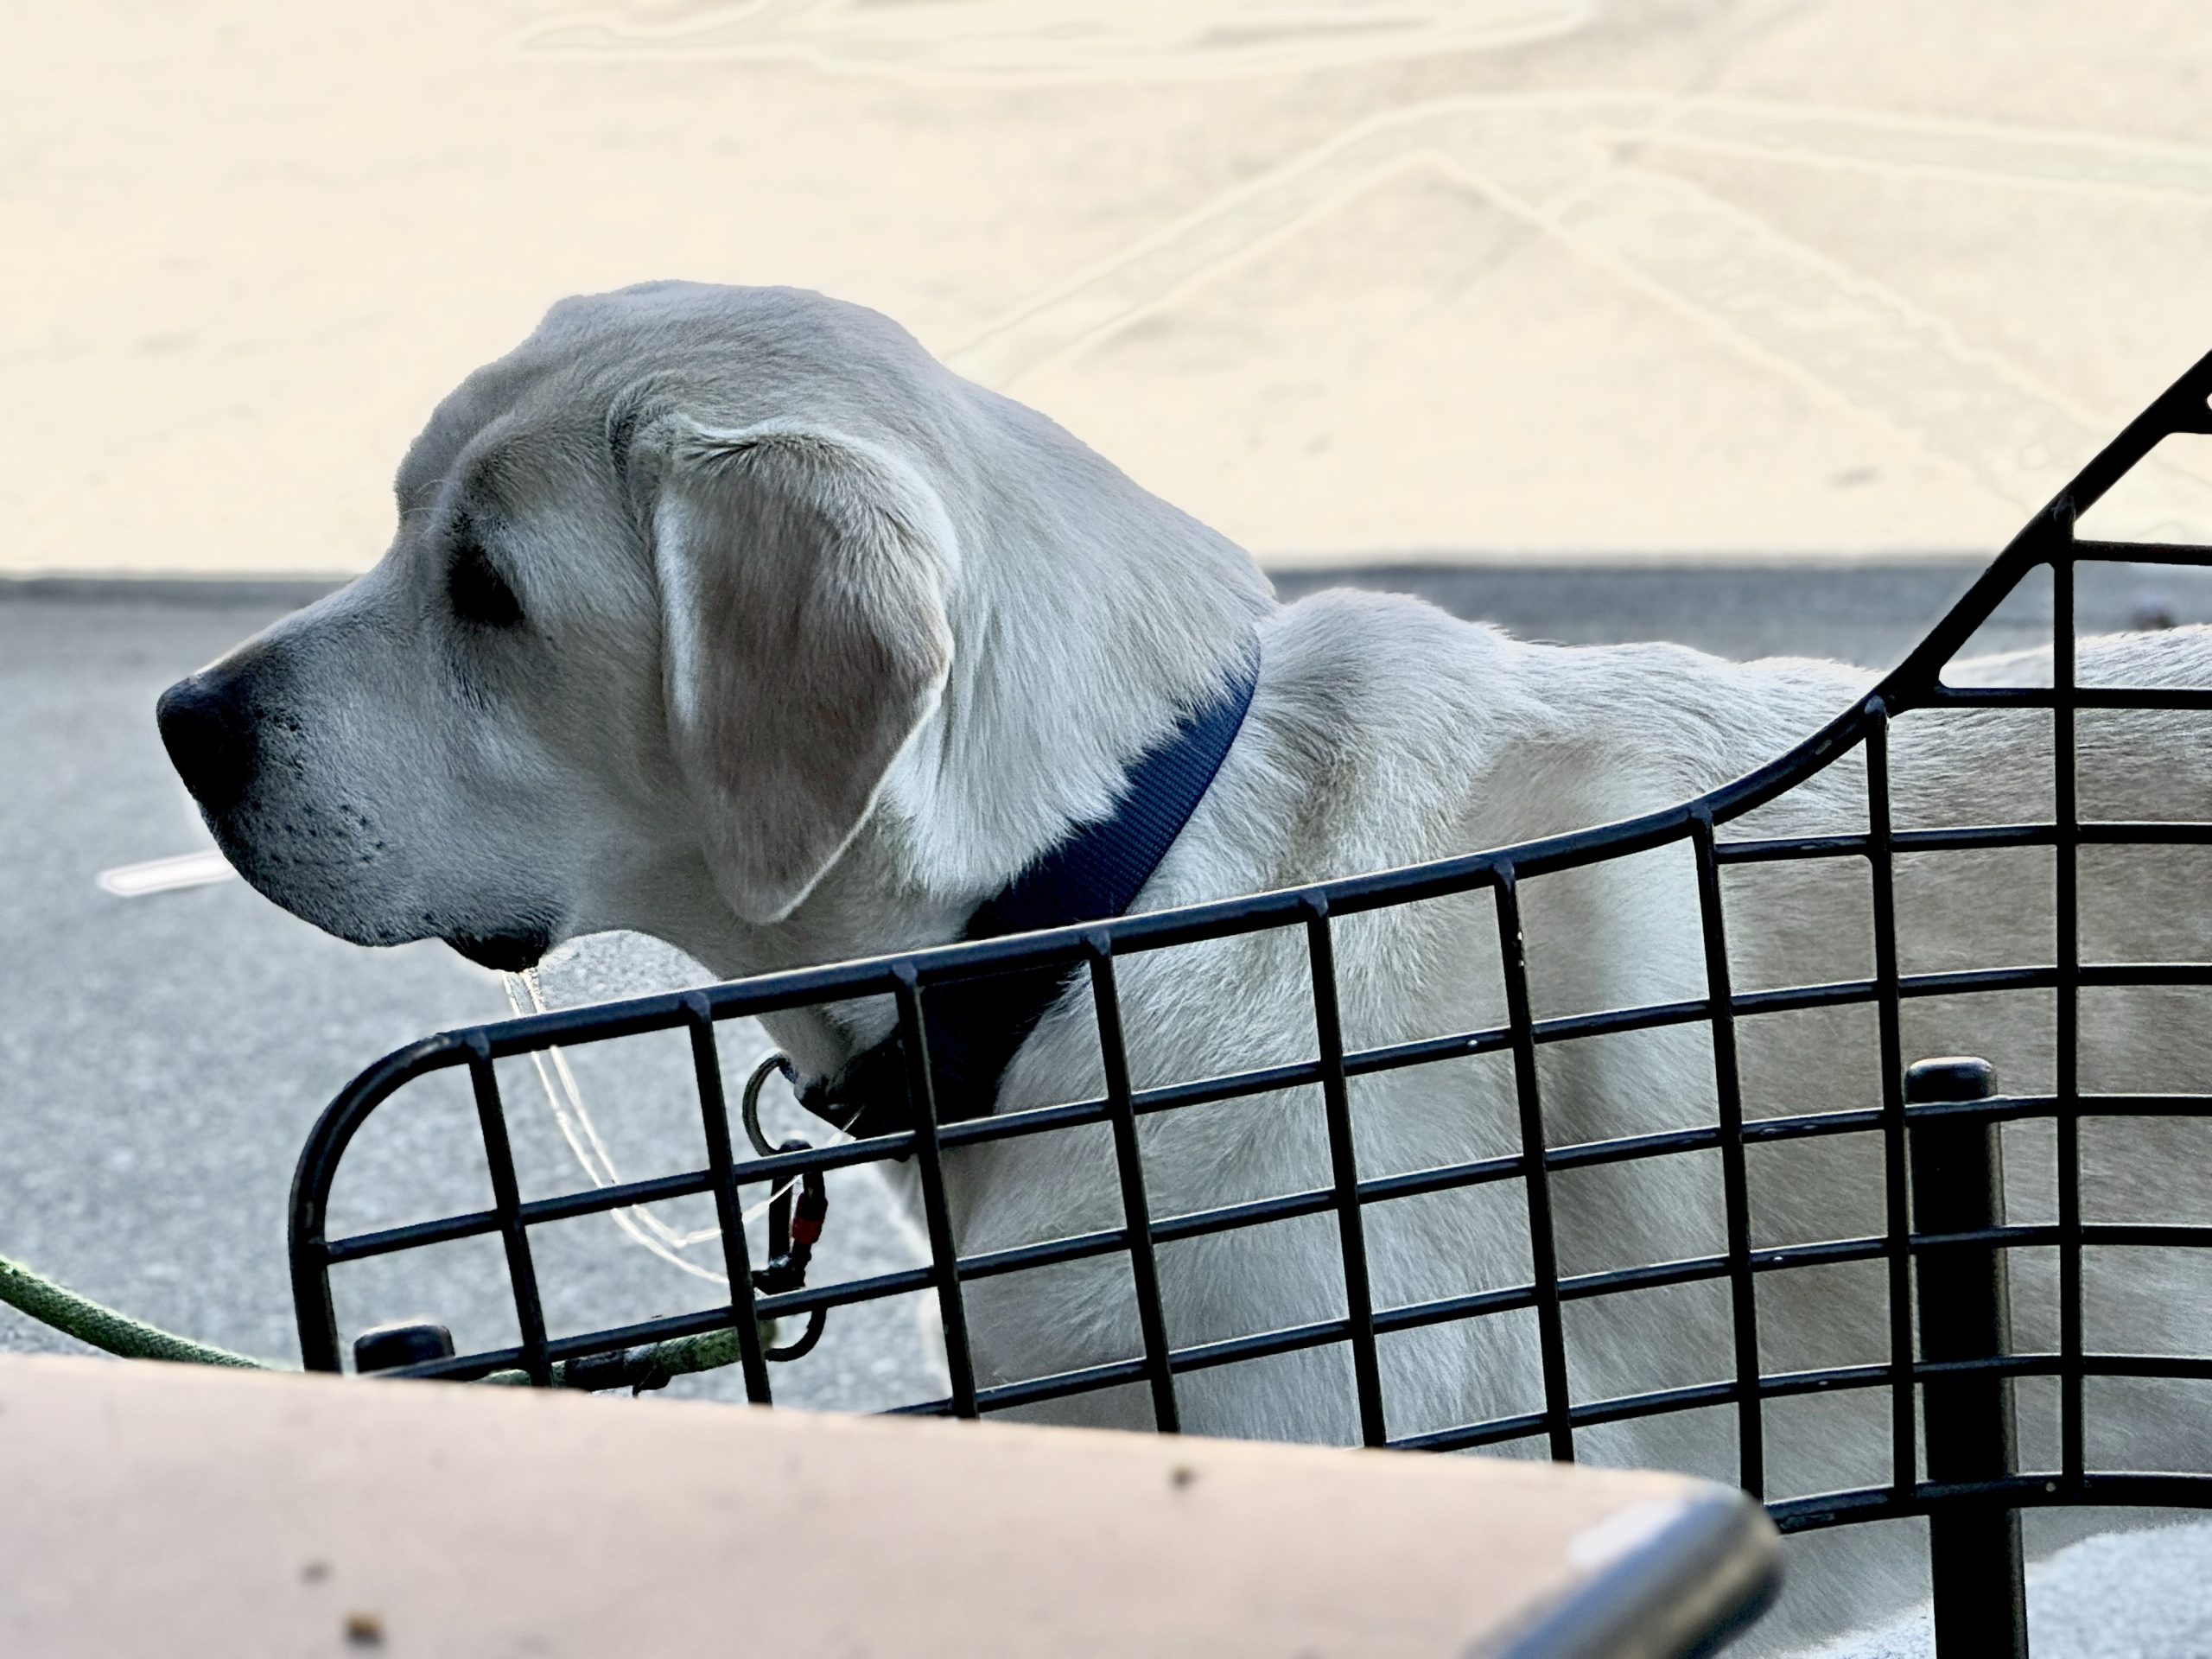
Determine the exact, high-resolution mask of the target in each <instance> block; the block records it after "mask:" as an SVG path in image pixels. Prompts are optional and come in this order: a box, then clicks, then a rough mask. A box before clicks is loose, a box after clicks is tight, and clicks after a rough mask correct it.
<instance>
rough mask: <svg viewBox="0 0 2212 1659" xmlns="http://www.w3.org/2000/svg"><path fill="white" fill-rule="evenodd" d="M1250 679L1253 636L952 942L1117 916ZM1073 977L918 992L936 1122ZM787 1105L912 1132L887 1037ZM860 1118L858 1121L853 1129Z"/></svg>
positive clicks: (1000, 1066)
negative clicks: (1103, 796) (1091, 813)
mask: <svg viewBox="0 0 2212 1659" xmlns="http://www.w3.org/2000/svg"><path fill="white" fill-rule="evenodd" d="M1259 681H1260V652H1259V643H1258V641H1257V640H1256V639H1255V640H1254V641H1252V642H1251V644H1250V645H1249V648H1248V649H1247V651H1246V652H1245V655H1244V658H1243V661H1242V662H1241V663H1240V664H1238V666H1237V668H1236V672H1235V674H1234V676H1233V677H1231V678H1230V681H1229V683H1227V684H1226V685H1225V686H1224V687H1223V688H1222V690H1220V692H1219V693H1218V694H1217V695H1216V696H1213V697H1212V698H1211V699H1210V700H1209V701H1207V702H1205V703H1204V704H1202V705H1200V706H1199V707H1198V708H1197V709H1193V710H1192V711H1191V712H1190V713H1188V714H1186V715H1185V716H1184V717H1183V718H1182V720H1181V721H1179V722H1177V724H1176V726H1175V728H1174V729H1173V731H1171V732H1169V733H1168V734H1167V735H1166V736H1165V737H1163V738H1161V739H1160V741H1159V742H1157V743H1155V744H1154V746H1153V747H1151V748H1149V749H1147V750H1146V751H1145V752H1144V753H1143V754H1141V755H1140V756H1139V757H1138V758H1137V760H1136V763H1135V765H1134V766H1131V767H1130V768H1129V771H1128V777H1127V778H1126V779H1124V780H1123V783H1122V789H1121V792H1120V796H1119V798H1118V799H1117V800H1116V803H1115V805H1114V810H1112V811H1111V812H1109V813H1108V814H1107V815H1106V816H1105V817H1103V818H1101V819H1099V820H1098V821H1097V822H1096V823H1087V824H1083V825H1080V826H1078V827H1077V829H1074V830H1072V831H1071V833H1070V834H1069V835H1068V836H1067V837H1066V839H1065V840H1063V841H1061V842H1059V843H1058V845H1056V846H1054V847H1053V848H1052V849H1051V850H1050V851H1049V852H1047V853H1046V854H1045V855H1044V856H1043V857H1041V858H1039V860H1038V861H1036V862H1035V863H1034V864H1032V865H1031V866H1030V867H1029V868H1027V870H1024V871H1023V872H1022V873H1021V874H1020V875H1018V876H1016V877H1015V878H1014V881H1013V882H1012V883H1011V884H1010V885H1009V886H1008V887H1006V888H1005V889H1004V890H1003V891H1002V892H1001V893H998V894H997V895H996V896H995V897H994V898H992V899H988V900H987V901H986V902H985V903H984V904H983V905H982V906H980V907H979V908H978V909H977V910H976V913H975V914H974V915H972V916H971V917H969V919H968V925H967V927H966V929H965V930H964V931H963V938H969V939H992V938H1001V937H1002V936H1004V935H1006V934H1009V933H1033V932H1038V931H1042V930H1044V929H1046V928H1053V927H1067V926H1071V925H1074V924H1076V923H1077V922H1096V921H1103V920H1106V919H1108V918H1112V917H1116V916H1119V915H1122V914H1123V913H1124V912H1127V911H1128V907H1129V906H1131V905H1132V904H1134V903H1135V902H1136V897H1137V894H1138V893H1141V892H1142V891H1143V890H1144V884H1145V883H1146V882H1147V881H1149V880H1151V879H1152V875H1153V872H1154V871H1155V870H1157V869H1158V868H1160V860H1161V859H1163V858H1165V857H1166V855H1167V849H1169V848H1170V847H1172V846H1173V845H1174V843H1175V837H1176V836H1179V835H1180V834H1181V833H1182V830H1183V826H1184V825H1185V824H1186V823H1189V822H1190V821H1191V814H1192V813H1193V812H1195V811H1196V810H1198V803H1199V802H1200V801H1201V800H1203V799H1205V792H1206V790H1207V789H1208V788H1209V787H1210V786H1211V784H1212V783H1213V780H1214V776H1215V774H1216V773H1217V772H1219V771H1220V770H1221V765H1222V762H1223V761H1224V760H1227V759H1228V758H1229V750H1230V746H1231V745H1232V744H1233V743H1235V742H1236V734H1237V732H1238V731H1239V730H1240V729H1242V728H1243V724H1244V715H1245V711H1246V710H1247V709H1250V707H1251V706H1252V693H1253V691H1254V690H1255V688H1256V687H1257V686H1258V684H1259ZM1074 974H1075V970H1074V969H1071V968H1064V967H1055V968H1042V969H1039V968H1030V969H1016V970H1014V971H1011V972H1007V973H1004V974H994V975H992V976H989V977H988V978H983V979H969V980H956V981H953V982H950V983H949V984H944V985H940V986H937V987H935V988H932V989H931V990H929V991H926V992H925V993H924V995H923V1009H922V1011H923V1014H924V1016H925V1019H926V1020H927V1021H928V1027H929V1048H930V1062H931V1073H932V1082H933V1084H934V1085H935V1086H934V1090H933V1092H934V1094H935V1096H936V1102H937V1109H938V1119H939V1121H940V1122H949V1123H954V1122H960V1121H961V1120H962V1119H963V1118H970V1117H987V1116H989V1115H990V1112H991V1110H992V1109H993V1107H995V1105H996V1104H997V1102H998V1090H999V1082H1000V1079H1001V1077H1004V1076H1005V1073H1006V1068H1007V1065H1009V1064H1011V1063H1012V1061H1013V1059H1014V1054H1015V1053H1016V1052H1017V1051H1019V1050H1020V1047H1021V1045H1022V1044H1023V1042H1025V1041H1026V1040H1027V1039H1028V1036H1029V1033H1031V1032H1032V1031H1033V1030H1035V1029H1036V1027H1037V1022H1038V1021H1039V1020H1041V1019H1043V1018H1044V1017H1045V1013H1046V1009H1048V1008H1050V1007H1052V1004H1053V1003H1054V1002H1056V1001H1058V1000H1059V998H1060V995H1061V994H1062V993H1063V992H1064V991H1065V989H1066V988H1067V987H1068V983H1069V982H1070V981H1071V979H1072V978H1073V977H1074ZM799 1099H800V1102H801V1103H803V1104H804V1106H805V1107H806V1109H808V1110H809V1111H810V1112H812V1113H814V1114H815V1115H816V1116H818V1117H823V1118H826V1119H828V1120H829V1122H832V1123H835V1124H836V1125H837V1126H838V1127H839V1128H846V1129H854V1130H855V1131H856V1132H865V1133H868V1134H870V1135H884V1134H888V1133H890V1132H891V1131H893V1130H894V1129H904V1128H912V1127H914V1115H913V1111H912V1106H911V1104H910V1103H909V1102H908V1101H907V1098H906V1060H905V1056H904V1052H903V1050H902V1048H901V1045H900V1043H899V1038H898V1035H897V1033H893V1034H892V1035H891V1036H890V1037H888V1038H887V1039H884V1040H883V1041H882V1042H880V1043H878V1044H877V1045H876V1046H874V1048H871V1049H869V1050H868V1051H867V1052H864V1053H861V1054H860V1055H858V1056H856V1057H855V1058H854V1059H853V1060H852V1061H851V1062H850V1063H849V1065H847V1066H846V1067H845V1069H844V1070H843V1071H840V1072H839V1073H838V1074H837V1075H836V1077H830V1078H826V1079H819V1080H815V1081H811V1082H809V1083H807V1084H803V1085H802V1086H801V1088H800V1090H799ZM863 1114H865V1116H866V1119H867V1121H866V1122H865V1123H861V1122H858V1121H857V1120H859V1119H860V1118H861V1116H862V1115H863Z"/></svg>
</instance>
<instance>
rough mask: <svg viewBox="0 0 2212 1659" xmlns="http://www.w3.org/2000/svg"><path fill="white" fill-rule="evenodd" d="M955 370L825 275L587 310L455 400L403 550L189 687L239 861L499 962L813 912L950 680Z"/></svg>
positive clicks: (629, 295) (309, 903) (197, 739)
mask: <svg viewBox="0 0 2212 1659" xmlns="http://www.w3.org/2000/svg"><path fill="white" fill-rule="evenodd" d="M945 383H950V384H953V385H957V383H952V382H950V377H949V376H945V375H944V372H943V371H941V370H939V369H938V368H937V366H936V365H934V364H933V363H931V361H930V359H928V358H927V357H926V355H925V354H924V353H922V352H921V351H920V349H919V348H918V346H915V345H914V344H913V342H912V340H910V339H909V338H908V337H907V336H906V334H904V333H903V332H901V331H899V329H897V328H896V327H893V326H892V325H890V324H889V323H887V322H886V321H884V320H883V319H881V318H880V317H877V316H875V315H874V314H872V313H868V312H864V311H861V310H860V309H858V308H853V307H849V306H842V305H837V304H835V303H833V302H829V301H825V300H822V299H819V298H817V297H815V296H802V295H796V294H792V293H790V292H788V291H780V290H738V289H707V288H696V287H691V286H690V285H677V284H655V285H652V287H649V288H645V289H630V290H625V291H624V292H622V293H620V294H617V295H611V296H601V297H598V298H594V299H591V300H585V301H575V302H564V303H563V305H561V306H559V307H556V308H555V309H554V311H553V312H552V313H551V314H550V315H549V316H548V317H547V319H546V320H545V321H544V323H543V325H542V326H541V327H540V328H539V329H538V331H537V334H534V335H533V336H532V337H531V339H530V340H528V341H527V342H525V343H524V345H523V346H521V347H520V348H519V349H518V351H516V352H515V353H512V355H510V356H508V357H506V358H505V359H501V360H500V361H499V362H498V363H495V364H493V365H491V366H489V367H487V368H486V369H484V370H481V371H480V372H478V373H477V374H475V375H474V376H472V377H471V378H469V379H468V380H467V381H466V382H465V383H464V384H463V385H461V387H460V389H459V390H458V391H455V392H454V394H453V395H452V396H451V397H448V399H447V400H446V401H445V403H444V404H442V405H441V406H440V407H439V409H438V410H437V411H436V413H435V415H434V416H432V418H431V420H430V423H429V426H428V428H427V429H425V430H424V432H423V435H422V436H421V437H420V438H418V439H417V440H416V442H415V444H414V446H413V448H411V449H410V452H409V453H408V455H407V457H406V460H405V461H404V463H403V465H402V466H401V467H400V470H399V475H398V480H397V495H398V509H399V524H398V531H397V536H396V537H395V538H394V540H393V542H392V544H391V550H390V551H389V552H388V553H387V554H386V555H385V557H384V559H383V560H382V561H381V563H378V565H377V567H376V568H375V569H373V570H372V571H371V572H370V573H369V574H368V575H365V576H364V577H363V578H362V579H361V580H360V581H359V582H355V583H354V584H353V585H352V586H351V587H349V588H346V589H345V590H343V591H342V592H340V593H338V594H333V595H332V596H330V597H329V598H328V599H326V600H324V601H321V603H319V604H316V605H315V606H313V607H309V608H308V609H307V610H304V611H302V612H300V613H297V614H296V615H294V616H291V617H289V618H287V619H286V620H283V621H282V622H280V623H278V624H277V626H274V627H272V628H271V629H270V630H269V631H268V632H265V633H264V634H262V635H260V636H259V637H257V638H256V639H252V640H250V641H248V642H247V643H246V644H245V645H241V646H240V647H238V649H237V650H236V651H234V652H232V653H231V654H230V655H229V656H227V657H226V658H223V659H222V660H221V661H220V662H218V663H216V664H213V666H212V667H209V668H207V669H204V670H202V671H200V672H199V673H197V674H194V675H193V676H192V677H189V678H188V679H186V680H183V681H181V682H180V683H177V684H176V685H175V686H172V687H171V688H170V689H169V690H168V692H167V693H166V694H165V695H164V696H162V699H161V703H160V709H159V718H160V723H161V730H162V739H163V741H164V742H165V743H166V745H167V747H168V752H169V754H170V756H171V758H172V760H174V761H175V766H176V768H177V770H178V772H179V773H180V774H181V776H182V777H183V779H184V780H185V783H186V784H187V785H188V787H189V788H190V789H191V791H192V792H193V794H194V797H196V798H197V799H198V801H199V803H200V807H201V809H202V810H203V812H204V813H205V815H206V817H207V823H208V824H209V825H210V827H211V828H212V829H213V831H214V834H215V836H216V838H217V840H218V841H219V843H220V845H221V847H222V849H223V850H224V852H225V853H226V855H228V856H229V858H230V859H231V861H232V862H233V863H234V864H235V865H236V866H237V867H238V870H239V871H240V872H241V873H242V874H244V875H245V878H246V879H247V880H249V881H251V883H252V884H253V885H254V886H255V887H257V888H258V889H260V891H261V892H263V893H265V894H267V895H268V896H269V897H270V899H274V900H276V901H277V903H278V904H280V905H283V906H285V907H286V908H288V909H289V910H291V911H294V912H296V913H297V914H299V915H301V916H302V917H304V918H307V919H308V920H309V921H312V922H314V923H315V924H317V925H320V926H321V927H324V928H326V929H327V930H328V931H331V932H334V933H336V934H338V935H340V936H341V937H343V938H348V939H353V940H355V941H358V942H359V943H363V944H395V943H398V942H402V941H404V940H409V939H417V938H443V939H446V940H448V941H449V942H450V943H452V944H454V946H455V947H456V948H457V949H459V950H461V951H462V952H463V953H464V954H465V955H467V956H468V957H472V958H474V960H476V961H478V962H480V963H486V964H487V965H491V966H496V967H501V968H517V967H520V966H524V965H526V964H528V963H531V962H534V961H535V960H536V959H537V957H539V956H540V955H541V954H542V953H543V951H544V950H545V949H546V948H547V947H548V946H549V944H551V943H553V942H554V941H556V940H558V939H561V938H567V937H569V936H571V935H574V934H576V933H580V932H584V931H594V930H596V929H600V928H605V927H612V926H632V927H653V926H654V925H655V923H656V921H657V920H658V919H659V916H660V913H661V912H674V911H680V910H682V909H683V908H685V907H687V906H697V905H698V904H699V903H701V902H702V894H703V895H704V897H706V898H709V899H711V898H713V897H715V896H717V895H718V897H719V899H720V901H721V904H723V905H725V906H728V910H729V911H731V912H734V913H735V915H737V916H738V917H740V918H744V919H745V920H746V921H747V922H748V923H753V924H766V923H772V922H774V921H776V920H777V919H779V918H782V917H784V916H785V915H786V914H787V913H788V912H790V911H791V909H792V908H793V906H796V905H798V903H799V902H800V901H801V900H802V899H804V898H805V897H806V895H807V894H808V893H809V891H810V889H811V888H812V887H814V886H815V884H816V883H817V880H819V879H820V877H821V876H822V874H823V872H824V870H826V869H827V868H829V866H830V865H831V864H832V863H834V862H835V861H836V859H837V857H838V855H839V854H840V852H841V850H842V849H844V847H845V846H846V844H847V842H848V841H849V839H850V838H851V837H852V836H853V834H854V832H855V828H856V826H858V825H859V824H860V823H861V821H862V820H863V819H864V818H865V817H867V816H868V812H869V810H870V808H871V805H872V804H874V802H875V801H876V800H877V798H878V796H879V794H880V792H881V791H883V790H884V788H885V786H886V780H887V777H888V776H889V775H890V774H891V772H892V771H893V766H894V762H895V760H896V759H897V757H898V756H899V753H900V751H901V750H902V748H903V747H905V746H906V744H907V743H908V740H909V739H910V738H911V737H912V735H913V734H914V733H915V732H916V731H917V729H918V728H920V727H921V726H922V725H923V724H924V723H925V721H928V720H929V719H930V717H931V713H932V711H933V709H935V708H936V706H937V704H938V700H939V697H940V695H941V692H942V690H943V688H944V683H945V677H946V674H947V671H948V667H949V664H950V658H951V651H952V645H951V635H950V628H949V624H948V621H947V603H948V589H949V588H950V584H951V582H952V581H953V578H954V575H955V571H956V567H957V537H956V536H955V533H954V531H953V529H952V525H951V523H950V519H949V518H948V516H947V513H946V511H945V508H944V505H943V502H942V500H941V499H940V498H939V496H938V493H937V492H936V490H935V489H934V488H933V487H932V486H931V484H930V483H929V482H928V481H927V480H925V477H924V475H923V472H922V469H921V467H920V466H918V464H917V462H916V461H915V459H914V457H915V456H916V455H917V454H925V453H926V452H927V451H928V449H929V447H930V445H931V444H932V443H935V442H941V441H942V435H943V434H944V431H945V429H947V428H948V427H954V428H957V425H958V424H959V422H960V419H961V415H960V411H959V410H958V409H957V407H954V406H950V405H949V404H947V403H946V394H945V392H944V390H943V386H944V384H945ZM932 434H934V435H935V436H931V435H932ZM918 446H919V447H918ZM768 804H772V806H770V805H768Z"/></svg>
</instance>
